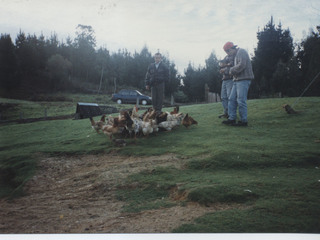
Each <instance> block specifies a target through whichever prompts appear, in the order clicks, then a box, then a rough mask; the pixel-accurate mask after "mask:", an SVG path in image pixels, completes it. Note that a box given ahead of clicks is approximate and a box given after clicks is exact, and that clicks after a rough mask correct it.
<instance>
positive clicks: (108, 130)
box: [102, 118, 120, 140]
mask: <svg viewBox="0 0 320 240" xmlns="http://www.w3.org/2000/svg"><path fill="white" fill-rule="evenodd" d="M102 131H103V133H104V134H106V135H108V136H109V138H110V140H112V136H113V135H114V134H116V133H120V127H119V119H118V118H114V123H113V125H105V126H104V127H103V128H102Z"/></svg>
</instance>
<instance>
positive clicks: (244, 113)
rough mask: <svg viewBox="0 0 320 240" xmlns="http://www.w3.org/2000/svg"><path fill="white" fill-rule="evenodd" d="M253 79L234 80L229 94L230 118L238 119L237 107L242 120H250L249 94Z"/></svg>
mask: <svg viewBox="0 0 320 240" xmlns="http://www.w3.org/2000/svg"><path fill="white" fill-rule="evenodd" d="M250 84H251V80H241V81H234V82H233V87H232V90H231V93H230V96H229V104H228V114H229V119H230V120H236V119H237V108H238V110H239V115H240V121H241V122H248V110H247V96H248V91H249V87H250Z"/></svg>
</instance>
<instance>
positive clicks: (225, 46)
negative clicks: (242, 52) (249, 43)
mask: <svg viewBox="0 0 320 240" xmlns="http://www.w3.org/2000/svg"><path fill="white" fill-rule="evenodd" d="M236 47H237V45H234V44H233V42H227V43H226V44H225V45H224V46H223V50H224V51H227V50H229V49H231V48H236Z"/></svg>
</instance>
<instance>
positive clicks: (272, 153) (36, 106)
mask: <svg viewBox="0 0 320 240" xmlns="http://www.w3.org/2000/svg"><path fill="white" fill-rule="evenodd" d="M70 99H71V97H70ZM73 99H74V98H73ZM80 100H81V101H83V99H80V98H78V99H76V100H73V101H63V102H58V101H57V102H46V103H44V102H28V101H16V100H15V101H13V100H8V99H0V101H1V102H2V103H3V102H7V103H12V104H17V105H15V107H14V109H8V111H7V112H6V113H5V116H6V118H7V119H12V118H15V117H17V113H18V112H20V111H23V112H24V113H25V117H27V113H28V114H29V113H30V116H33V117H35V116H38V115H39V114H40V115H41V114H42V111H43V110H41V109H43V108H44V107H47V108H48V115H50V114H51V113H52V114H57V115H60V114H70V113H73V112H74V111H75V104H76V102H77V101H80ZM294 100H295V99H291V98H282V99H261V100H249V101H248V110H249V111H248V112H249V113H248V119H249V126H248V127H244V128H237V127H228V126H224V125H222V124H221V121H222V120H221V119H219V118H218V117H217V116H218V115H219V114H220V113H221V112H222V107H221V103H212V104H200V105H191V106H182V107H181V108H180V111H181V112H184V113H189V114H190V115H191V116H192V117H194V118H195V119H196V120H197V121H198V123H199V124H198V125H197V126H192V127H191V128H190V129H185V128H184V127H183V126H180V127H179V128H177V129H175V130H173V131H172V132H162V133H158V134H157V135H151V136H149V138H139V139H138V142H137V144H133V143H132V142H133V140H130V139H128V140H127V141H128V143H129V144H128V146H126V147H124V148H118V147H115V146H114V144H113V143H111V142H110V140H109V139H108V138H107V137H106V136H104V135H102V134H97V133H96V132H94V131H93V130H92V128H91V126H90V122H89V120H88V119H83V120H71V119H69V120H57V121H43V122H35V123H29V124H5V125H3V124H2V125H0V134H1V142H0V149H1V152H0V159H1V162H0V171H1V174H2V176H3V177H2V184H1V190H0V196H2V197H8V196H11V197H12V196H19V195H21V194H22V193H23V186H24V184H25V183H26V181H28V179H30V178H31V177H32V176H33V175H34V174H35V172H36V171H37V164H38V159H39V154H41V155H43V154H45V155H47V156H76V155H86V154H99V155H101V154H109V153H110V152H116V153H117V154H120V155H127V156H135V157H139V156H160V155H164V154H174V155H176V156H178V157H180V158H182V159H186V160H185V161H186V163H185V164H184V166H183V167H181V168H175V167H172V166H167V167H166V166H161V167H160V166H157V165H155V166H154V170H153V171H151V172H145V171H142V172H138V173H132V174H129V177H128V178H127V179H126V180H125V181H123V182H119V186H118V190H117V199H118V201H123V202H124V203H125V206H124V208H123V211H124V212H143V211H146V210H148V209H161V208H164V209H166V208H170V207H172V206H176V205H181V206H184V204H186V203H188V202H197V203H200V204H202V205H204V206H212V205H213V204H237V205H239V206H241V207H237V208H235V209H226V210H221V211H218V212H216V213H214V214H206V215H203V216H202V217H199V218H197V219H196V220H195V221H193V222H192V223H188V224H183V225H181V226H180V227H177V228H175V229H174V230H173V232H218V233H219V232H238V233H239V232H241V233H243V232H259V233H261V232H262V233H265V232H269V233H271V232H272V233H281V232H288V233H319V232H320V218H319V216H320V207H319V206H320V200H319V199H320V169H319V168H320V123H319V119H320V107H319V106H320V98H316V97H310V98H307V97H306V98H302V99H300V101H299V103H298V104H297V105H296V106H295V107H294V109H295V110H296V111H298V112H299V113H298V114H296V115H289V114H287V113H286V112H285V111H284V109H283V108H282V105H283V104H285V103H288V104H292V103H293V102H294ZM85 101H87V102H96V101H97V99H96V97H93V98H92V96H91V97H90V98H87V99H85ZM99 103H104V100H101V101H100V102H99ZM108 104H111V102H108ZM127 107H132V106H131V105H129V106H127ZM165 110H166V109H165ZM167 110H171V109H170V108H168V109H167ZM18 116H19V115H18ZM28 116H29V115H28ZM96 118H97V119H98V117H96ZM131 143H132V144H131ZM129 171H130V169H129ZM133 185H134V187H132V186H133ZM172 189H176V190H177V194H180V195H181V196H183V198H182V200H181V201H178V202H177V201H172V199H171V198H170V197H169V196H170V193H171V191H172Z"/></svg>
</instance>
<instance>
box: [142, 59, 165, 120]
mask: <svg viewBox="0 0 320 240" xmlns="http://www.w3.org/2000/svg"><path fill="white" fill-rule="evenodd" d="M154 60H155V62H154V63H151V64H150V65H149V67H148V70H147V74H146V79H145V82H146V89H147V90H149V89H150V88H151V97H152V105H153V108H154V109H155V110H156V112H157V113H158V114H160V113H161V110H162V103H163V96H164V84H165V83H166V82H168V80H169V69H168V67H167V66H166V65H165V64H164V63H163V62H162V56H161V54H160V53H156V54H155V55H154Z"/></svg>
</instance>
